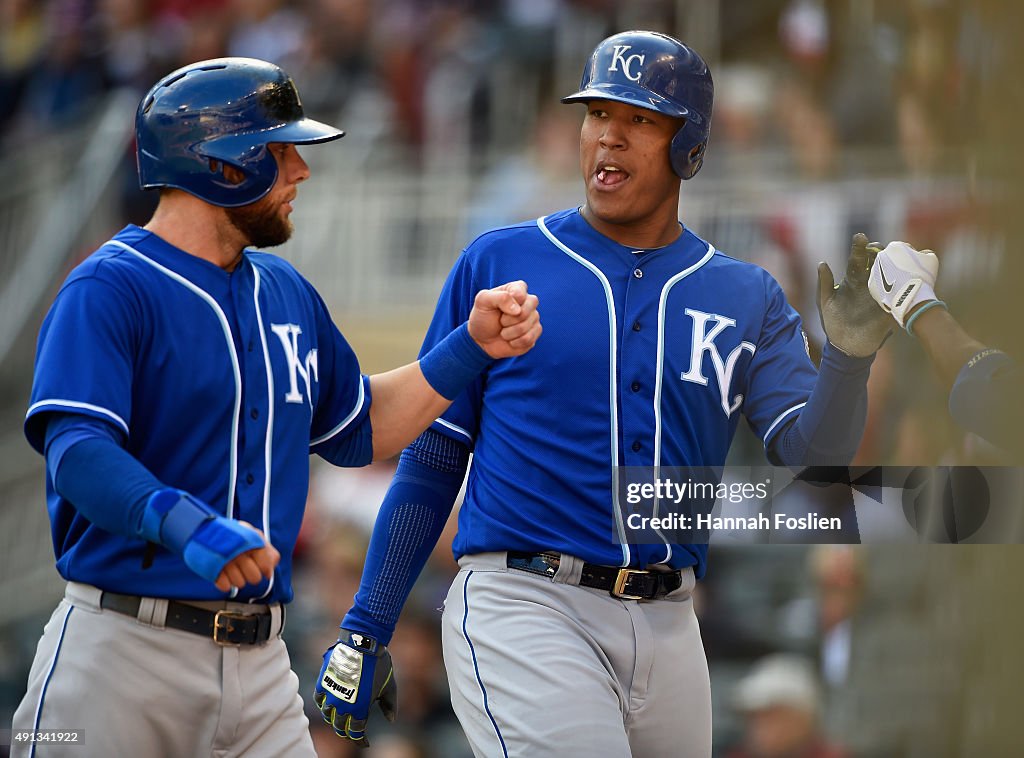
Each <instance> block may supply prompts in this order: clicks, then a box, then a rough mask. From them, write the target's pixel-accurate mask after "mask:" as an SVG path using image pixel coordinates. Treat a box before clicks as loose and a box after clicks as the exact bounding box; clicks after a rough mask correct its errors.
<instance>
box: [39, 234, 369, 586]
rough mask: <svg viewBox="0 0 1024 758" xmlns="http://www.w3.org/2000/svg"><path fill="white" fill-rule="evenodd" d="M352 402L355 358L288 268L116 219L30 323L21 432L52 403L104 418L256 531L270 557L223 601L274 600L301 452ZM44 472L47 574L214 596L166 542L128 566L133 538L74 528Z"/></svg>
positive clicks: (340, 420)
mask: <svg viewBox="0 0 1024 758" xmlns="http://www.w3.org/2000/svg"><path fill="white" fill-rule="evenodd" d="M368 411H369V396H368V392H367V380H366V379H365V377H362V376H361V374H360V371H359V364H358V362H357V360H356V357H355V354H354V353H353V352H352V349H351V348H350V347H349V345H348V343H347V342H346V341H345V338H344V337H343V336H342V334H341V332H339V331H338V329H337V327H336V326H335V325H334V323H333V322H332V320H331V318H330V315H329V313H328V310H327V307H326V305H325V304H324V302H323V300H322V299H321V298H320V296H319V295H318V293H317V292H316V291H315V290H314V289H313V287H312V285H311V284H309V282H307V281H306V280H305V279H304V278H303V277H302V276H301V275H300V274H299V273H298V272H297V271H296V270H295V269H294V268H293V267H292V266H291V265H290V264H289V263H287V262H286V261H284V260H282V259H281V258H279V257H277V256H274V255H268V254H264V253H257V252H253V251H245V253H244V254H243V256H242V259H241V262H240V263H239V265H238V266H237V267H236V268H235V269H234V271H232V272H230V273H229V272H226V271H224V270H222V269H221V268H219V267H217V266H215V265H213V264H212V263H209V262H207V261H205V260H202V259H200V258H197V257H195V256H193V255H190V254H188V253H186V252H184V251H182V250H180V249H178V248H176V247H173V246H172V245H170V244H168V243H166V242H165V241H164V240H162V239H161V238H159V237H157V236H155V235H153V234H151V233H149V232H147V231H145V230H143V229H140V228H138V227H135V226H128V227H126V228H125V229H123V230H122V231H121V232H119V233H118V234H117V235H116V236H115V237H114V238H113V239H112V240H111V241H110V242H108V243H106V244H105V245H103V246H102V247H100V248H99V249H98V250H97V251H96V252H95V253H93V254H92V255H91V256H90V257H89V258H87V259H86V260H85V261H84V262H83V263H82V264H81V265H79V266H78V267H77V268H75V270H74V271H72V272H71V274H70V275H69V276H68V278H67V280H66V281H65V283H64V285H63V286H62V288H61V289H60V292H59V293H58V295H57V297H56V300H55V302H54V304H53V306H52V307H51V309H50V311H49V313H48V314H47V316H46V319H45V321H44V322H43V326H42V329H41V331H40V336H39V345H38V351H37V356H36V366H35V380H34V384H33V388H32V398H31V405H30V408H29V411H28V416H27V419H26V422H25V433H26V436H27V437H28V439H29V441H30V443H31V444H32V445H33V447H35V448H36V450H38V451H40V452H42V451H43V445H44V441H45V427H46V420H47V418H48V417H49V416H51V415H52V414H53V413H55V412H58V413H75V414H84V415H85V416H89V417H91V418H95V419H100V420H102V421H104V422H106V423H108V424H110V425H112V426H113V427H114V428H116V429H117V430H118V431H119V433H120V438H121V440H122V441H123V444H124V446H125V448H126V449H127V451H128V452H129V453H131V454H132V455H133V456H134V457H135V458H137V459H138V460H139V461H140V462H141V463H142V464H143V465H144V466H146V467H147V468H148V469H149V470H150V471H151V472H152V473H153V474H154V475H155V476H156V477H157V478H158V479H159V480H160V481H161V482H163V483H164V484H165V485H167V486H170V487H176V488H179V489H182V490H186V491H188V492H190V493H192V494H193V495H195V496H196V497H198V498H200V499H202V500H203V501H205V502H206V503H208V504H209V505H211V506H212V507H213V508H214V509H215V510H217V511H219V512H220V513H222V514H223V515H224V516H227V517H230V518H235V519H239V520H244V521H248V522H249V523H251V524H253V525H254V526H256V527H258V528H259V529H261V530H263V532H264V533H265V534H266V535H267V536H268V538H269V541H270V542H271V543H272V544H273V545H274V546H275V547H277V549H278V550H279V551H280V553H281V562H280V564H279V565H278V567H277V569H276V571H275V573H274V576H273V577H272V578H271V579H269V580H266V579H265V580H264V581H263V582H262V584H261V585H259V586H252V585H249V586H247V587H245V588H244V589H243V590H242V592H241V594H240V596H239V599H250V600H251V599H257V598H258V599H260V600H261V602H273V601H284V602H287V601H289V600H291V598H292V588H291V560H292V552H293V549H294V546H295V540H296V537H297V535H298V532H299V526H300V524H301V522H302V515H303V511H304V509H305V502H306V495H307V490H308V484H309V455H310V453H311V452H318V453H321V454H323V455H325V456H330V455H337V454H338V451H339V450H343V449H344V447H345V445H346V443H347V441H348V440H349V439H350V438H351V432H352V431H353V430H355V429H357V428H358V427H359V426H360V425H361V424H362V423H363V422H364V421H365V419H366V416H367V414H368ZM368 462H369V461H368V460H367V461H359V463H368ZM52 479H53V476H52V472H48V475H47V502H48V507H49V512H50V520H51V524H52V530H53V545H54V551H55V553H56V557H57V568H58V570H59V571H60V573H61V575H62V576H63V577H65V578H66V579H69V580H74V581H78V582H85V583H88V584H93V585H96V586H99V587H101V588H103V589H107V590H110V591H116V592H123V593H130V594H138V595H151V596H157V597H170V598H184V599H214V598H223V597H224V595H223V594H222V593H220V592H219V591H218V590H217V588H216V587H214V585H213V584H211V583H210V582H208V581H206V580H204V579H202V578H200V577H199V576H197V575H195V574H194V573H193V572H192V571H191V570H190V569H188V567H186V566H185V564H184V562H183V561H182V560H181V559H180V558H179V557H178V556H176V555H174V554H172V553H171V552H170V551H168V550H166V549H163V548H160V549H158V550H156V552H155V554H154V555H152V556H151V558H152V565H150V566H149V567H148V568H143V560H144V557H145V556H146V554H147V543H146V542H145V541H144V540H142V539H139V538H135V537H132V536H128V534H130V533H131V530H130V529H128V528H126V530H125V534H114V533H111V532H109V531H105V530H103V529H101V528H99V527H97V526H96V525H94V524H92V523H90V522H89V521H88V520H87V519H85V518H84V517H83V516H82V515H81V514H80V513H78V511H77V510H76V509H75V507H74V505H73V504H71V503H69V502H67V501H65V500H64V499H63V498H62V497H60V496H59V495H58V494H57V493H56V492H54V490H53V484H52Z"/></svg>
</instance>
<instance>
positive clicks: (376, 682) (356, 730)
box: [313, 629, 398, 747]
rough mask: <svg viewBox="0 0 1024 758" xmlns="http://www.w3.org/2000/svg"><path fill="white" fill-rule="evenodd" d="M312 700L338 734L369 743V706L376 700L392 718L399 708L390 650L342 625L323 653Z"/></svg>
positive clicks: (364, 743) (371, 638) (364, 745)
mask: <svg viewBox="0 0 1024 758" xmlns="http://www.w3.org/2000/svg"><path fill="white" fill-rule="evenodd" d="M313 700H314V701H315V702H316V706H317V708H319V709H320V713H321V714H323V717H324V721H326V722H327V723H328V724H330V725H331V726H332V727H334V731H335V732H336V733H337V734H338V736H339V737H344V738H346V739H350V740H352V741H353V742H355V743H356V744H357V745H359V746H361V747H369V745H370V741H369V740H368V739H367V737H366V721H367V719H368V718H369V717H370V706H371V705H373V703H374V702H375V701H379V702H380V709H381V711H382V712H383V713H384V717H385V718H386V719H387V720H388V721H394V720H395V714H396V712H397V710H398V685H397V684H396V683H395V672H394V669H393V667H392V665H391V653H389V652H388V649H387V647H386V646H384V645H381V644H380V643H379V642H377V640H375V639H373V637H368V636H367V635H365V634H360V633H359V632H352V631H349V630H348V629H342V630H341V636H339V637H338V641H337V642H336V643H334V644H333V645H331V647H329V648H327V652H326V653H324V665H323V666H322V667H321V669H320V676H319V677H318V678H317V685H316V688H315V689H314V691H313Z"/></svg>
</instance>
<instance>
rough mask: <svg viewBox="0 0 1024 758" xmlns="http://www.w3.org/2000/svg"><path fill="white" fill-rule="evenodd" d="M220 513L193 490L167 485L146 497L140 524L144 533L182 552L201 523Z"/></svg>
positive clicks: (173, 549) (179, 552)
mask: <svg viewBox="0 0 1024 758" xmlns="http://www.w3.org/2000/svg"><path fill="white" fill-rule="evenodd" d="M216 516H217V513H216V512H214V510H213V509H212V508H210V506H208V505H206V504H205V503H204V502H202V501H201V500H199V499H198V498H195V497H193V496H192V495H190V494H189V493H187V492H185V491H183V490H179V489H174V488H173V487H165V488H163V489H158V490H156V491H155V492H153V493H152V494H151V495H150V496H149V499H148V500H147V501H146V506H145V509H144V510H143V514H142V523H141V527H140V533H141V536H142V537H144V538H145V539H147V540H149V541H150V542H156V543H157V544H160V545H163V546H164V547H166V548H167V549H168V550H170V551H172V552H174V553H176V554H178V555H181V554H182V553H183V552H184V550H185V545H186V544H188V541H189V540H190V539H191V538H192V536H193V535H194V534H195V533H196V532H197V531H198V529H199V527H200V526H202V525H203V524H204V523H205V522H207V521H209V520H210V519H213V518H216Z"/></svg>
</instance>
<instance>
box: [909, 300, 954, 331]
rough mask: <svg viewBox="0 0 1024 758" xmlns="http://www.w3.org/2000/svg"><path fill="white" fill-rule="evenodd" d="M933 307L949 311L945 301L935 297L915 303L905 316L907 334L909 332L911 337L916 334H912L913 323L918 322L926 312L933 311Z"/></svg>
mask: <svg viewBox="0 0 1024 758" xmlns="http://www.w3.org/2000/svg"><path fill="white" fill-rule="evenodd" d="M935 309H942V310H944V311H947V312H948V311H949V307H948V306H947V305H946V303H945V302H943V301H942V300H939V299H938V298H935V297H932V299H930V300H927V301H924V302H921V303H917V304H915V306H914V308H913V309H912V310H911V311H910V314H909V316H908V317H907V323H906V326H905V327H904V328H905V329H906V330H907V334H909V335H910V336H911V337H915V336H917V335H915V334H914V326H915V324H918V323H919V321H918V319H920V318H921V317H922V316H924V315H925V314H926V313H929V312H930V313H934V312H935Z"/></svg>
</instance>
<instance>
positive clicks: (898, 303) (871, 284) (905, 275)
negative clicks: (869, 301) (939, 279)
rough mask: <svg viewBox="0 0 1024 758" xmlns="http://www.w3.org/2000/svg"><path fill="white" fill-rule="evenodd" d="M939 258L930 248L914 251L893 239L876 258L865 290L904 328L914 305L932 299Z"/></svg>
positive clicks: (934, 298) (910, 246) (912, 248)
mask: <svg viewBox="0 0 1024 758" xmlns="http://www.w3.org/2000/svg"><path fill="white" fill-rule="evenodd" d="M938 273H939V259H938V258H937V257H936V256H935V253H933V252H932V251H931V250H915V249H914V247H913V246H912V245H908V244H907V243H906V242H900V241H898V240H897V241H894V242H890V243H889V244H888V245H886V246H885V249H884V250H882V251H881V252H880V253H879V254H878V255H877V256H876V257H875V262H874V265H872V267H871V275H870V276H869V277H868V291H869V292H871V297H873V298H874V299H875V302H877V303H878V304H879V305H880V306H882V308H883V309H884V310H885V311H887V312H888V313H891V314H892V317H893V318H894V319H896V323H898V324H899V325H900V326H902V327H904V328H906V324H907V317H908V316H909V315H910V313H911V312H912V311H913V310H914V308H915V307H916V306H918V305H920V304H922V303H926V302H928V301H929V300H936V299H937V298H936V296H935V278H936V276H938Z"/></svg>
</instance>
